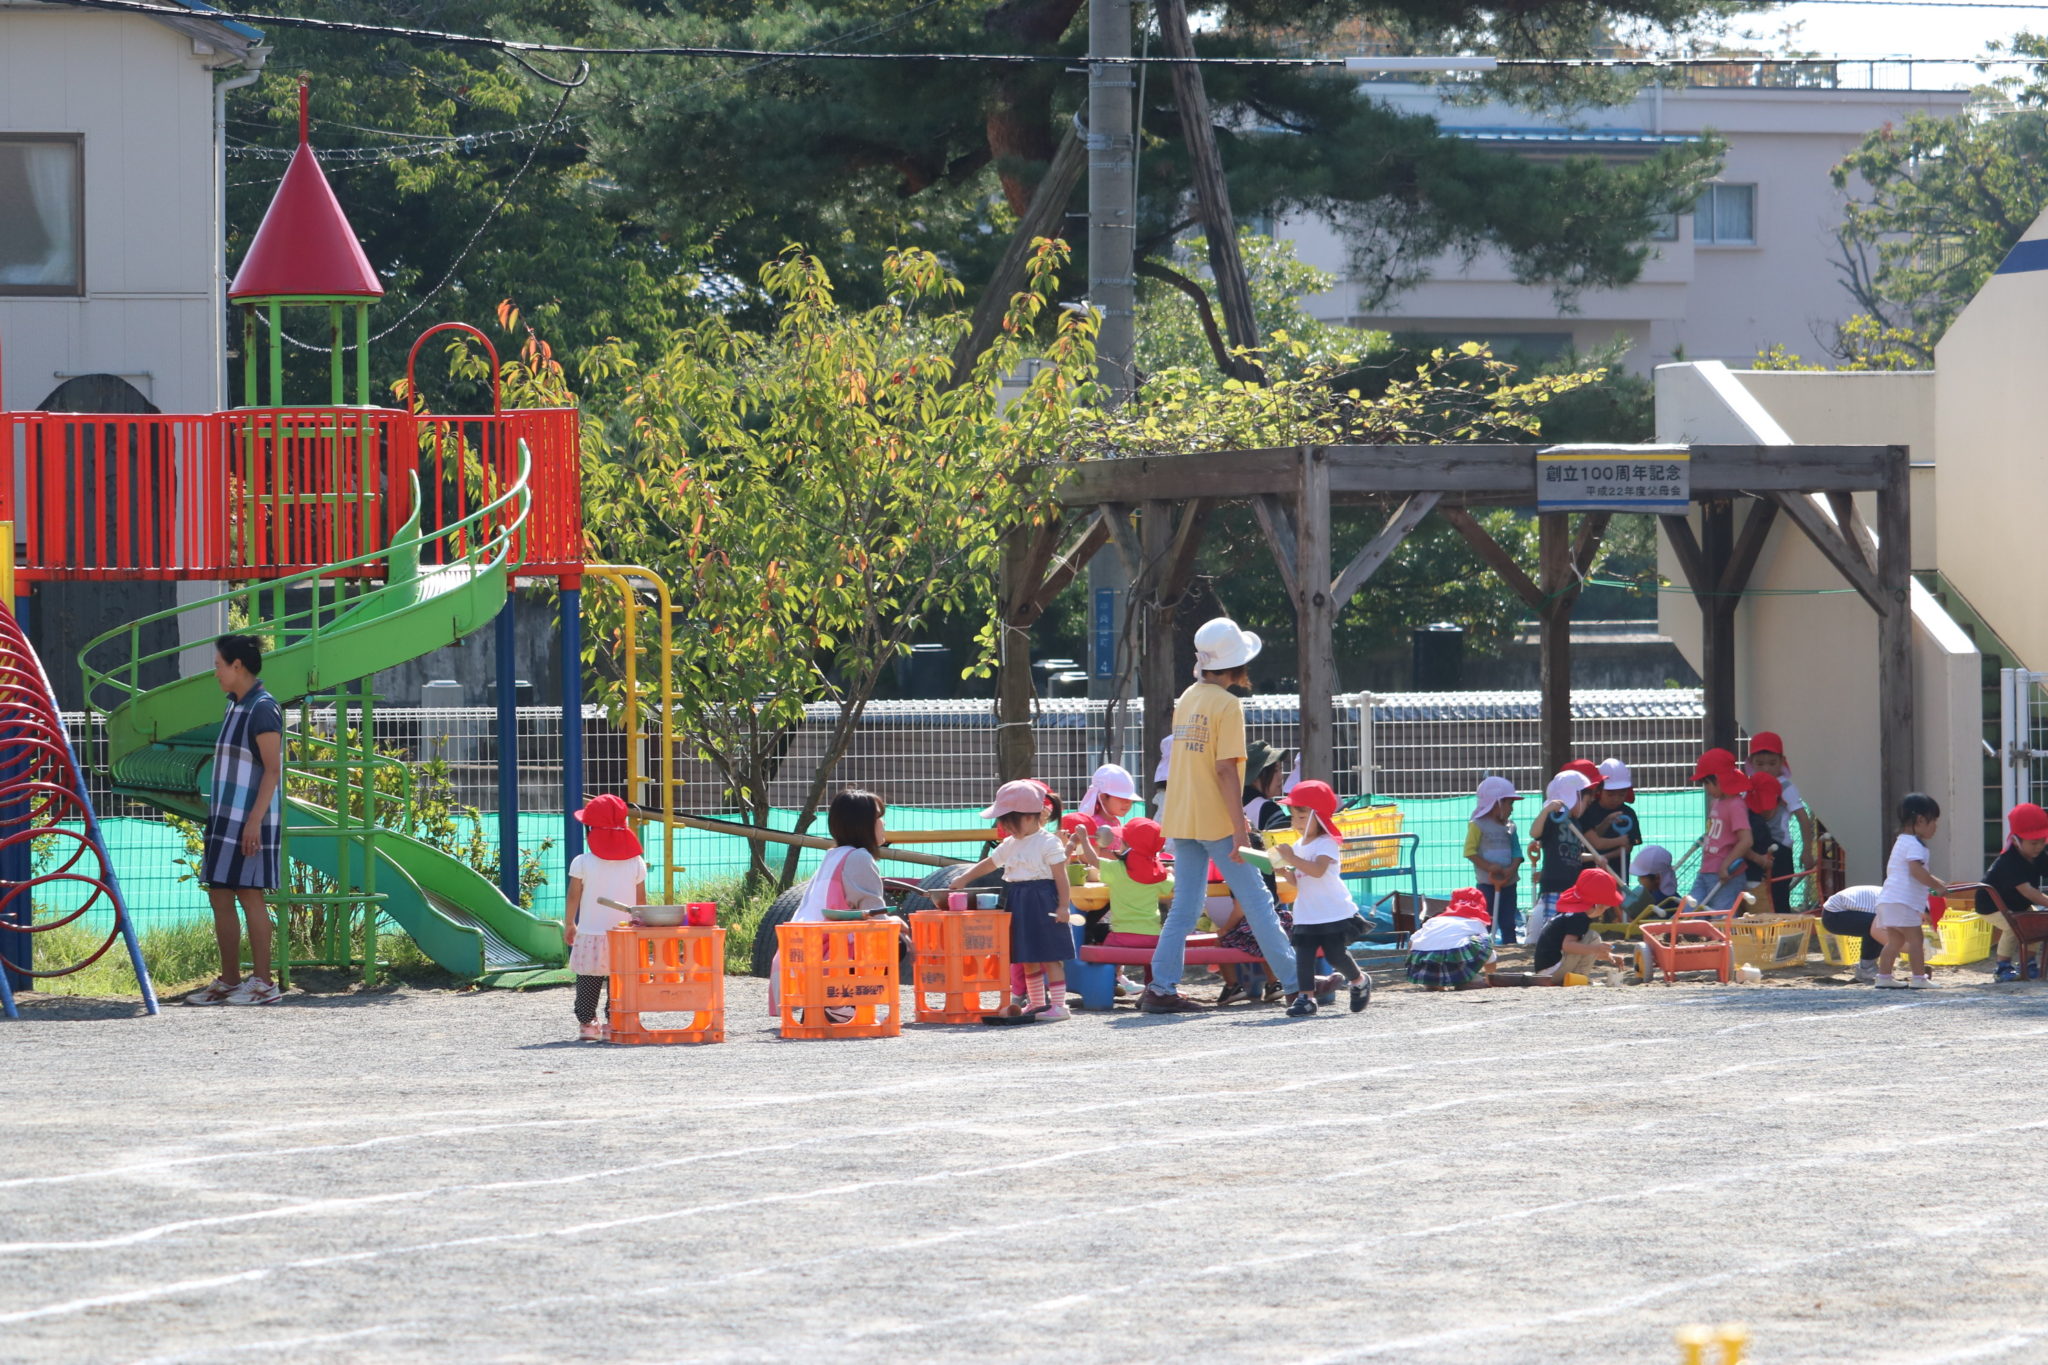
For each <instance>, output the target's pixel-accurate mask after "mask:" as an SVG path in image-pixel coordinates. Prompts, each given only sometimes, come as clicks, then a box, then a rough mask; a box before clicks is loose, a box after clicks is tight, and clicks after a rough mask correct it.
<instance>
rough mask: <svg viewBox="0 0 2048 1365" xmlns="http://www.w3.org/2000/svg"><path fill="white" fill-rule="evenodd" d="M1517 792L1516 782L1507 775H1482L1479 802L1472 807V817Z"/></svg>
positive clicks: (1479, 814) (1490, 808) (1480, 814)
mask: <svg viewBox="0 0 2048 1365" xmlns="http://www.w3.org/2000/svg"><path fill="white" fill-rule="evenodd" d="M1514 794H1515V784H1514V783H1512V782H1510V781H1508V779H1506V778H1505V777H1482V778H1480V779H1479V791H1478V793H1477V800H1478V804H1477V805H1475V806H1474V807H1473V808H1472V818H1473V819H1474V820H1477V819H1478V818H1479V817H1480V816H1482V815H1484V814H1486V813H1487V812H1488V811H1490V810H1492V809H1493V808H1494V807H1495V806H1498V805H1499V804H1500V803H1501V802H1503V801H1505V800H1507V799H1508V798H1509V797H1510V796H1513V795H1514Z"/></svg>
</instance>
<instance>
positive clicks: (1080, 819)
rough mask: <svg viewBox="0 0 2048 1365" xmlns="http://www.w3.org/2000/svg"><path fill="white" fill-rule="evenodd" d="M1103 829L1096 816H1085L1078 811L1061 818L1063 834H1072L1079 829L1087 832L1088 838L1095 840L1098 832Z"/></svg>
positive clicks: (1061, 831)
mask: <svg viewBox="0 0 2048 1365" xmlns="http://www.w3.org/2000/svg"><path fill="white" fill-rule="evenodd" d="M1101 828H1102V824H1101V822H1100V821H1098V820H1097V819H1096V818H1095V817H1094V816H1092V815H1083V814H1081V812H1079V811H1077V810H1076V811H1068V812H1067V813H1066V814H1065V815H1063V816H1061V817H1060V833H1062V834H1072V833H1073V832H1074V831H1075V830H1077V829H1078V830H1085V831H1087V833H1088V836H1089V837H1090V838H1093V837H1094V836H1095V833H1096V831H1098V830H1100V829H1101Z"/></svg>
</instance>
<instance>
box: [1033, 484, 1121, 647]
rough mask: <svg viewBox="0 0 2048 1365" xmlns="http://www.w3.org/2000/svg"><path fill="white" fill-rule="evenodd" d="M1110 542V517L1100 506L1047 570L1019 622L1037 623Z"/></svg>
mask: <svg viewBox="0 0 2048 1365" xmlns="http://www.w3.org/2000/svg"><path fill="white" fill-rule="evenodd" d="M1108 543H1109V520H1108V516H1107V514H1106V513H1104V512H1103V511H1102V510H1101V509H1100V508H1098V509H1096V512H1095V514H1094V515H1093V516H1091V517H1089V518H1088V521H1087V523H1086V524H1085V525H1084V526H1082V528H1081V534H1080V535H1078V536H1076V537H1075V538H1074V540H1073V542H1072V543H1071V544H1069V545H1068V546H1067V548H1066V549H1064V550H1062V551H1061V552H1060V557H1059V558H1058V559H1055V560H1054V561H1053V562H1052V566H1051V567H1050V568H1048V569H1047V570H1046V573H1045V577H1044V578H1042V579H1040V580H1039V583H1038V587H1037V589H1036V590H1035V591H1034V592H1033V593H1032V594H1031V598H1030V600H1029V601H1028V602H1026V603H1025V604H1024V610H1023V611H1022V612H1020V613H1019V614H1018V617H1017V624H1018V625H1020V626H1030V625H1035V624H1036V623H1037V621H1038V618H1039V617H1041V616H1043V615H1045V609H1046V608H1047V607H1049V606H1051V605H1052V602H1053V599H1054V598H1055V597H1058V596H1059V595H1060V593H1062V592H1063V591H1065V590H1066V586H1067V585H1068V584H1069V583H1071V582H1073V581H1074V580H1075V579H1076V578H1078V577H1080V574H1081V570H1083V569H1085V568H1087V567H1088V561H1089V560H1091V559H1093V558H1095V555H1096V552H1097V551H1099V550H1101V549H1102V547H1103V546H1104V545H1107V544H1108Z"/></svg>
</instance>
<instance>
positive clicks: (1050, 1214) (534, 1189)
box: [0, 972, 2048, 1365]
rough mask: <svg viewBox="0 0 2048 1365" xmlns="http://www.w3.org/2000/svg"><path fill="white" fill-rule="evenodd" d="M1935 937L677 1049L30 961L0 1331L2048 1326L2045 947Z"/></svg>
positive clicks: (1413, 1351)
mask: <svg viewBox="0 0 2048 1365" xmlns="http://www.w3.org/2000/svg"><path fill="white" fill-rule="evenodd" d="M1944 975H1945V976H1946V977H1947V978H1948V979H1949V980H1950V981H1951V982H1952V983H1953V984H1954V985H1955V986H1956V988H1955V989H1950V990H1945V991H1941V992H1928V993H1916V994H1913V995H1906V994H1905V993H1903V992H1901V993H1898V994H1890V993H1882V994H1881V993H1878V992H1874V991H1871V990H1868V989H1864V988H1856V987H1852V986H1849V985H1847V984H1845V983H1843V982H1842V981H1841V980H1839V979H1834V980H1829V979H1807V980H1795V981H1792V982H1789V983H1783V984H1774V985H1773V986H1772V987H1769V988H1754V987H1752V988H1747V989H1745V988H1741V987H1718V986H1713V985H1691V984H1681V985H1680V986H1677V987H1665V986H1661V985H1659V986H1647V987H1627V988H1622V989H1602V988H1588V989H1580V990H1541V991H1507V990H1500V991H1492V992H1482V993H1472V994H1466V995H1455V996H1453V995H1425V994H1422V993H1420V992H1416V991H1413V990H1409V989H1406V988H1405V987H1403V988H1400V989H1393V988H1389V989H1383V990H1382V991H1381V992H1380V993H1379V997H1378V998H1377V999H1376V1000H1375V1001H1374V1003H1373V1005H1372V1007H1371V1009H1370V1010H1368V1011H1367V1012H1366V1013H1365V1014H1363V1015H1360V1016H1352V1015H1350V1014H1348V1013H1344V1012H1342V1011H1341V1010H1340V1011H1338V1012H1335V1013H1332V1012H1327V1011H1326V1012H1325V1013H1323V1014H1321V1015H1319V1016H1318V1017H1316V1018H1313V1019H1306V1020H1291V1019H1287V1018H1285V1017H1284V1016H1283V1015H1281V1013H1280V1012H1279V1011H1278V1010H1276V1009H1265V1008H1257V1007H1243V1008H1232V1009H1229V1010H1225V1011H1221V1012H1217V1013H1213V1014H1204V1015H1197V1016H1189V1017H1180V1018H1173V1017H1167V1018H1159V1017H1141V1016H1137V1015H1135V1014H1131V1013H1128V1012H1124V1011H1119V1012H1117V1013H1115V1014H1114V1015H1102V1014H1097V1015H1077V1016H1076V1017H1075V1018H1074V1019H1073V1020H1072V1021H1070V1022H1066V1023H1060V1024H1046V1025H1038V1026H1035V1027H1031V1028H1024V1029H1008V1030H996V1029H982V1028H932V1027H911V1028H907V1029H906V1030H905V1032H904V1036H903V1037H901V1038H900V1039H896V1040H879V1041H840V1042H829V1043H802V1042H783V1041H781V1040H779V1039H778V1038H776V1037H775V1036H774V1034H773V1032H772V1031H771V1028H770V1025H769V1021H768V1019H767V1018H766V1015H765V1013H764V1011H763V993H762V983H760V982H756V981H751V980H735V981H733V982H732V983H731V989H730V1005H731V1009H730V1012H729V1014H728V1020H727V1038H728V1042H727V1043H726V1044H725V1045H723V1046H718V1047H699V1048H624V1047H606V1046H603V1045H597V1044H577V1043H574V1042H570V1041H566V1040H565V1034H567V1033H569V1032H570V1031H571V1030H570V1029H569V1028H568V1027H567V1025H568V1023H569V997H568V994H567V992H565V991H546V992H537V993H533V994H525V995H521V994H510V993H493V992H486V993H481V994H458V993H453V992H436V991H424V990H405V989H399V990H392V991H387V992H364V993H356V994H348V995H337V996H329V997H297V996H295V997H294V998H293V999H292V1000H291V1001H289V1002H288V1003H286V1004H284V1005H280V1006H278V1007H275V1008H271V1009H263V1010H253V1009H213V1010H193V1009H177V1008H167V1009H166V1012H165V1014H164V1015H163V1017H161V1018H158V1019H153V1020H152V1019H144V1018H137V1017H134V1009H133V1007H132V1006H131V1005H129V1004H126V1003H121V1002H90V1001H85V1002H80V1001H59V1000H51V999H38V998H35V997H30V999H29V1002H28V1004H27V1014H28V1016H29V1017H28V1019H27V1020H25V1021H24V1022H22V1023H20V1024H18V1025H8V1024H0V1030H4V1032H0V1038H4V1040H5V1042H4V1044H0V1057H4V1059H5V1071H4V1074H5V1076H6V1087H5V1093H6V1095H7V1096H8V1099H9V1101H10V1102H9V1103H7V1104H6V1106H5V1116H4V1118H0V1153H4V1155H0V1265H4V1266H5V1268H6V1275H5V1279H4V1282H0V1283H4V1285H5V1288H4V1290H0V1360H5V1361H8V1362H16V1361H32V1362H44V1361H50V1362H57V1361H61V1362H75V1361H133V1360H156V1361H172V1360H208V1361H213V1360H221V1361H235V1360H242V1359H247V1358H250V1357H251V1356H255V1355H261V1354H267V1353H275V1352H289V1353H290V1354H291V1356H292V1357H293V1358H294V1359H295V1360H298V1361H330V1360H333V1361H344V1360H366V1359H376V1360H379V1361H412V1360H422V1361H425V1360H434V1361H448V1360H460V1361H471V1360H502V1361H528V1360H531V1361H546V1362H559V1361H564V1360H571V1361H582V1360H604V1361H606V1362H611V1363H613V1365H622V1363H624V1362H640V1361H649V1362H652V1361H725V1360H743V1361H765V1360H791V1359H796V1360H804V1361H814V1362H830V1363H831V1365H838V1363H839V1362H863V1361H891V1362H894V1361H906V1360H971V1361H975V1362H977V1363H980V1362H994V1361H1010V1360H1027V1359H1030V1360H1071V1361H1117V1362H1127V1361H1132V1360H1140V1361H1143V1360H1160V1359H1172V1358H1180V1357H1187V1358H1207V1359H1224V1360H1276V1361H1287V1362H1290V1365H1291V1363H1293V1362H1311V1361H1343V1360H1360V1359H1367V1358H1391V1359H1395V1360H1399V1361H1403V1362H1431V1361H1449V1362H1460V1363H1461V1365H1462V1363H1463V1362H1514V1363H1516V1365H1520V1363H1521V1362H1550V1361H1572V1362H1589V1363H1590V1362H1598V1363H1599V1365H1622V1363H1626V1362H1663V1361H1670V1360H1673V1359H1675V1358H1676V1356H1675V1352H1674V1349H1673V1347H1672V1345H1671V1334H1672V1331H1673V1329H1674V1328H1675V1327H1676V1326H1678V1325H1679V1324H1682V1323H1687V1322H1715V1321H1720V1320H1724V1319H1731V1318H1736V1319H1743V1320H1746V1321H1747V1322H1749V1323H1750V1324H1751V1326H1752V1329H1753V1332H1754V1339H1755V1354H1754V1357H1753V1358H1754V1360H1755V1361H1757V1362H1761V1363H1762V1365H1775V1363H1776V1362H1788V1361H1856V1362H1889V1361H1962V1360H1970V1361H1979V1360H1983V1361H2000V1360H2010V1361H2033V1360H2048V1305H2044V1304H2043V1303H2042V1302H2041V1294H2040V1286H2041V1284H2042V1281H2043V1276H2044V1274H2048V1250H2044V1244H2043V1241H2042V1239H2041V1237H2040V1235H2039V1232H2038V1227H2039V1224H2040V1222H2041V1219H2042V1216H2043V1205H2044V1200H2043V1199H2042V1198H2040V1197H2037V1196H2035V1195H2033V1194H2032V1192H2031V1185H2030V1184H2029V1183H2028V1182H2027V1181H2026V1179H2025V1177H2024V1172H2025V1171H2026V1170H2028V1169H2030V1168H2031V1165H2032V1163H2031V1160H2030V1159H2028V1157H2027V1155H2026V1154H2027V1153H2029V1152H2031V1151H2037V1150H2038V1149H2039V1147H2040V1145H2041V1130H2042V1129H2043V1128H2044V1127H2048V1094H2044V1092H2043V1090H2042V1089H2041V1087H2040V1086H2039V1084H2038V1081H2036V1080H2033V1079H2029V1078H2030V1077H2031V1076H2032V1074H2033V1073H2032V1072H2031V1070H2030V1066H2031V1063H2030V1062H2029V1060H2028V1059H2029V1058H2032V1057H2035V1056H2036V1050H2037V1049H2038V1048H2040V1047H2041V1046H2042V1043H2043V1037H2044V1034H2048V989H2044V988H2043V987H2041V986H2040V985H2030V986H2008V987H1998V988H1992V987H1989V986H1986V985H1984V984H1982V982H1983V981H1984V977H1983V975H1982V973H1981V972H1977V973H1970V972H1963V973H1945V974H1944ZM1388 984H1389V986H1391V983H1388ZM2029 1229H2034V1231H2029Z"/></svg>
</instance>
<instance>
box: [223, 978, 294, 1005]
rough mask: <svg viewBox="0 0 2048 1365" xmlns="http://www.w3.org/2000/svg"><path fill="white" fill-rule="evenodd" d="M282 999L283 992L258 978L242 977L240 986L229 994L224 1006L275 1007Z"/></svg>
mask: <svg viewBox="0 0 2048 1365" xmlns="http://www.w3.org/2000/svg"><path fill="white" fill-rule="evenodd" d="M282 999H284V992H283V991H281V990H279V989H278V988H277V987H275V986H273V985H271V984H270V983H269V982H268V981H265V980H264V979H263V978H262V977H260V976H250V977H244V978H243V979H242V984H241V985H239V986H237V987H235V989H234V990H233V991H232V992H230V993H229V995H228V998H227V999H225V1000H223V1001H222V1002H221V1003H222V1004H224V1005H275V1004H276V1003H277V1002H278V1001H280V1000H282Z"/></svg>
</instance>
